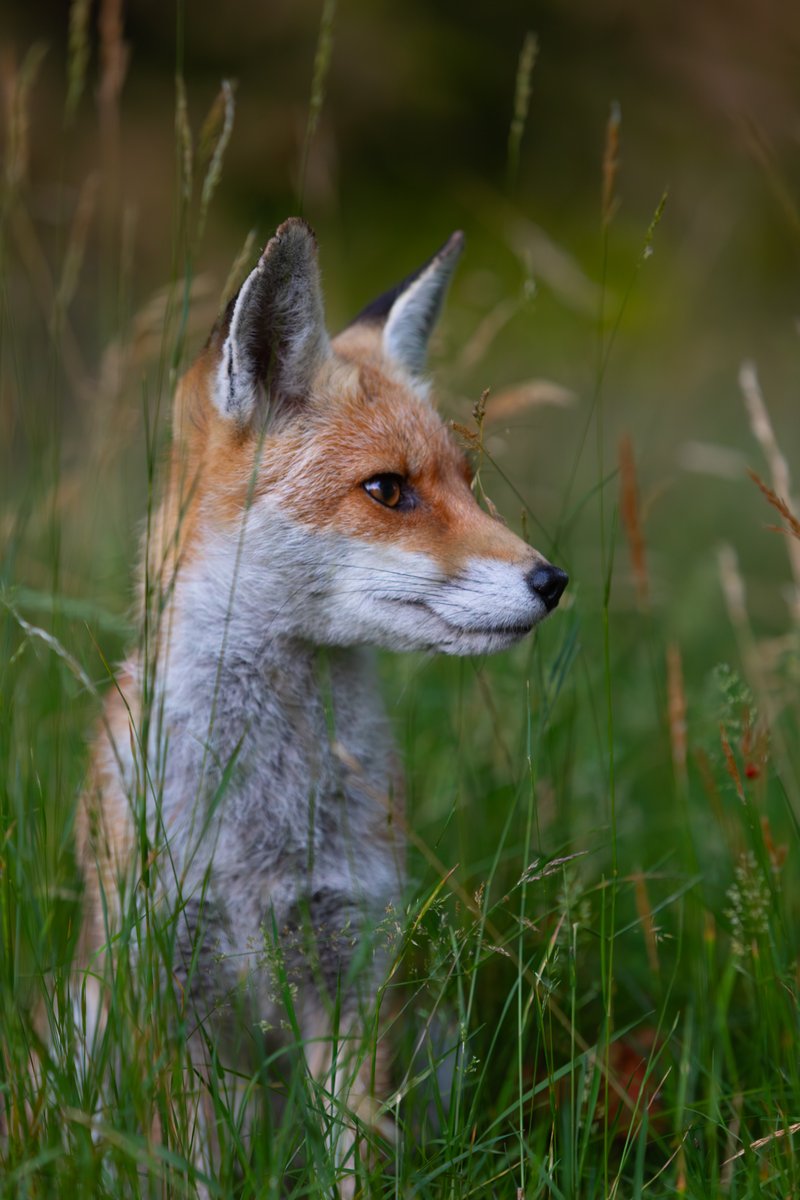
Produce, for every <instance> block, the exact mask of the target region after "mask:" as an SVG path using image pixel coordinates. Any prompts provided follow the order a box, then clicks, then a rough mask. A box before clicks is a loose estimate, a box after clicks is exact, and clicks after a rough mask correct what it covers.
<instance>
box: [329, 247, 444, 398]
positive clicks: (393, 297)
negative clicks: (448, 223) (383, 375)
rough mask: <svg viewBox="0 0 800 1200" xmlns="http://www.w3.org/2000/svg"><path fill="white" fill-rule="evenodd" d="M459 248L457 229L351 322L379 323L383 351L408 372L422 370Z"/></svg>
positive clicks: (355, 323) (413, 372)
mask: <svg viewBox="0 0 800 1200" xmlns="http://www.w3.org/2000/svg"><path fill="white" fill-rule="evenodd" d="M463 249H464V234H463V233H461V231H460V230H457V231H456V232H455V233H453V234H451V236H450V237H449V238H448V240H447V241H446V242H445V244H444V245H443V246H442V248H441V250H439V251H438V253H437V254H434V256H433V258H431V259H430V260H429V261H428V262H426V263H425V265H424V266H423V267H420V269H419V270H418V271H415V272H414V274H413V275H409V277H408V278H407V279H404V280H403V282H402V283H398V284H397V286H396V287H393V288H392V289H391V291H388V292H385V293H384V295H382V296H379V297H378V299H377V300H373V302H372V304H369V305H368V306H367V307H366V308H365V309H364V310H363V311H362V312H360V313H359V315H358V316H357V317H356V319H355V320H354V321H352V322H351V324H352V325H358V324H359V323H361V322H364V323H366V324H371V325H382V326H383V329H382V332H381V344H382V346H383V351H384V353H385V354H386V355H387V357H388V358H391V359H394V361H395V362H396V363H399V364H400V366H402V367H405V369H406V370H407V371H410V373H411V374H412V375H421V374H422V372H423V371H424V369H425V359H426V358H427V354H428V342H429V340H430V336H431V334H432V333H433V327H434V325H435V324H436V321H437V318H438V316H439V313H440V312H441V311H442V305H443V304H444V298H445V294H446V292H447V288H448V286H449V284H450V280H451V279H452V277H453V272H454V271H455V269H456V264H457V263H458V260H459V258H460V257H461V251H462V250H463Z"/></svg>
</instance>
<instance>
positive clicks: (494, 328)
mask: <svg viewBox="0 0 800 1200" xmlns="http://www.w3.org/2000/svg"><path fill="white" fill-rule="evenodd" d="M523 303H524V299H523V298H521V297H519V296H510V297H508V299H506V300H501V301H500V303H499V304H496V305H495V307H494V308H492V309H490V310H489V312H488V313H487V314H486V316H485V317H484V318H483V320H482V321H481V322H480V324H479V325H478V327H477V329H476V330H475V332H474V333H473V335H472V337H471V338H469V340H468V341H467V342H466V343H465V344H464V349H463V350H462V352H461V358H460V363H459V365H460V366H461V367H462V369H467V368H470V367H474V366H476V365H477V364H478V363H479V362H480V361H481V359H482V358H483V356H484V355H485V354H486V352H487V351H488V349H489V347H490V346H491V344H492V342H493V341H494V340H495V338H496V337H497V335H498V334H499V333H501V332H502V330H503V329H505V327H506V325H508V323H509V321H511V320H512V319H513V318H514V317H515V316H516V315H517V313H518V312H519V311H520V309H521V308H522V305H523Z"/></svg>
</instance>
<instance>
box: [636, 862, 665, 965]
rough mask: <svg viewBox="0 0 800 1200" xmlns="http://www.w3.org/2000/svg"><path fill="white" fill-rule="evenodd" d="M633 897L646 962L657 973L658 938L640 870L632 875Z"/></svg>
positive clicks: (645, 884)
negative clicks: (645, 953)
mask: <svg viewBox="0 0 800 1200" xmlns="http://www.w3.org/2000/svg"><path fill="white" fill-rule="evenodd" d="M633 884H634V898H635V901H636V912H637V913H638V916H639V920H640V921H641V924H642V933H643V934H644V944H645V949H646V951H647V962H648V964H649V966H650V970H651V971H652V972H653V974H654V975H658V974H659V973H660V970H661V966H660V963H659V960H658V940H657V937H656V923H655V921H654V920H653V908H652V905H651V904H650V896H649V894H648V891H647V881H646V880H645V877H644V874H643V873H642V872H641V871H637V872H636V873H635V874H634V876H633Z"/></svg>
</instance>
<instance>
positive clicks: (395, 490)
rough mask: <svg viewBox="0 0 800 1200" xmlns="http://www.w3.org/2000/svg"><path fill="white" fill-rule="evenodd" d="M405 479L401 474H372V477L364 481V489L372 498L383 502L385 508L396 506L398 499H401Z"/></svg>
mask: <svg viewBox="0 0 800 1200" xmlns="http://www.w3.org/2000/svg"><path fill="white" fill-rule="evenodd" d="M404 484H405V480H404V479H403V476H402V475H373V476H372V479H368V480H367V481H366V483H364V485H363V487H364V491H365V492H366V493H367V495H368V496H371V497H372V499H373V500H377V501H378V503H379V504H383V505H384V506H385V507H386V508H397V506H398V505H399V504H400V501H401V500H402V499H403V485H404Z"/></svg>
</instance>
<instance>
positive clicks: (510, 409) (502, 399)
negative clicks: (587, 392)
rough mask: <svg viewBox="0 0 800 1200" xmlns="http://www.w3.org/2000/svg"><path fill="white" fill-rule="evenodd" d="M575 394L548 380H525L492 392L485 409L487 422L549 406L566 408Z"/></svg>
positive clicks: (502, 419) (506, 418)
mask: <svg viewBox="0 0 800 1200" xmlns="http://www.w3.org/2000/svg"><path fill="white" fill-rule="evenodd" d="M574 401H575V393H574V392H571V391H570V390H569V388H565V387H561V386H560V385H559V384H557V383H552V382H551V381H550V380H549V379H527V380H525V382H524V383H516V384H514V385H513V386H512V387H507V388H503V390H502V391H499V392H493V393H492V396H491V398H490V400H489V403H488V405H487V407H486V420H487V422H491V423H495V422H497V421H506V420H508V418H509V417H515V416H516V415H517V413H521V412H525V411H526V410H527V409H529V408H541V407H543V406H544V405H551V406H554V407H556V408H566V407H567V406H568V405H570V404H572V403H574Z"/></svg>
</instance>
